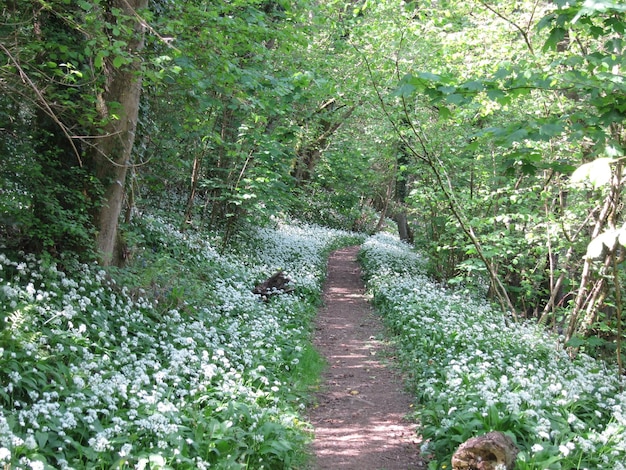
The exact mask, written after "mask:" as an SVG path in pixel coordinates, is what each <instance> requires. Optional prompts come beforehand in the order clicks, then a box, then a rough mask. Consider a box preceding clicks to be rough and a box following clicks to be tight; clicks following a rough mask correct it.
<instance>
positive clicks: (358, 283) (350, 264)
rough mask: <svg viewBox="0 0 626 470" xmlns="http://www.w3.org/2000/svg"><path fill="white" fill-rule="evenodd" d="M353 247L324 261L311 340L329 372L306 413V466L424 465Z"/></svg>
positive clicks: (316, 469) (377, 468) (356, 469)
mask: <svg viewBox="0 0 626 470" xmlns="http://www.w3.org/2000/svg"><path fill="white" fill-rule="evenodd" d="M358 249H359V248H358V247H349V248H344V249H341V250H338V251H335V252H334V253H333V254H332V255H331V256H330V258H329V261H328V277H327V280H326V284H325V287H324V305H323V307H322V308H321V309H320V311H319V314H318V317H317V321H316V331H315V339H314V343H315V346H316V348H317V349H318V351H319V352H320V353H321V354H322V356H323V357H324V358H325V359H326V361H327V370H326V372H325V373H324V377H323V380H324V381H323V383H322V384H321V387H320V391H319V393H318V394H317V395H316V397H315V401H314V403H313V405H312V406H311V407H310V410H309V412H308V414H309V419H310V421H311V423H312V425H313V428H314V435H315V437H314V440H313V444H312V453H313V456H314V458H313V462H312V467H311V468H312V470H409V469H423V468H424V464H423V461H422V459H421V458H420V455H419V445H420V440H419V437H418V436H417V434H416V432H415V428H416V425H415V423H412V422H411V421H410V420H409V419H408V418H407V415H408V414H409V413H410V412H411V403H412V399H411V397H410V395H409V394H407V393H405V392H404V390H403V385H402V380H401V377H400V376H399V374H398V372H397V370H394V366H393V364H392V361H393V357H392V351H391V350H390V349H389V345H388V344H386V343H385V342H384V341H383V340H382V333H383V326H382V323H381V320H380V318H379V317H377V316H375V315H374V313H373V311H372V308H371V307H370V305H369V303H368V302H367V298H366V297H365V289H364V284H363V281H362V280H361V272H360V269H359V266H358V264H357V262H356V255H357V253H358Z"/></svg>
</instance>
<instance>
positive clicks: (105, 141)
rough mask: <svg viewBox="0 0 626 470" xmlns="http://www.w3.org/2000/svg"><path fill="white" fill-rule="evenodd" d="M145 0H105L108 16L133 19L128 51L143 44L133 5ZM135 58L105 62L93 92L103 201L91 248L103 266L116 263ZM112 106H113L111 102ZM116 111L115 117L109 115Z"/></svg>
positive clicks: (137, 81)
mask: <svg viewBox="0 0 626 470" xmlns="http://www.w3.org/2000/svg"><path fill="white" fill-rule="evenodd" d="M147 5H148V0H109V1H108V2H107V8H108V11H109V12H113V11H116V10H117V11H120V12H122V15H123V18H122V17H115V15H113V14H111V17H112V19H111V21H114V22H133V23H134V26H133V28H132V31H133V36H132V37H130V38H128V46H127V51H128V52H129V53H130V54H136V53H137V52H139V51H140V50H141V49H142V48H143V45H144V26H143V24H142V23H141V22H140V21H138V20H137V19H136V14H137V10H138V9H142V8H146V7H147ZM139 66H140V61H139V59H138V58H137V57H135V58H134V60H133V62H131V63H130V64H128V65H122V66H121V67H119V68H116V67H115V66H114V65H113V63H111V62H110V61H108V62H107V63H106V65H105V74H106V85H105V87H104V91H103V92H102V93H101V94H100V95H99V96H98V105H99V111H100V114H101V117H102V118H103V119H104V120H105V121H106V122H108V123H107V124H106V126H105V127H104V131H105V135H104V136H103V137H102V138H100V139H97V141H96V144H95V145H94V148H93V160H94V163H95V174H96V176H97V177H98V179H99V180H100V181H102V182H103V184H104V185H105V193H104V200H103V201H102V206H101V208H100V209H99V212H98V214H97V215H96V226H97V228H98V235H97V238H96V249H97V250H98V253H99V256H100V262H101V264H103V265H105V266H106V265H110V264H120V263H121V261H122V259H121V256H120V255H119V253H118V252H117V251H118V250H117V248H118V247H117V240H118V222H119V216H120V213H121V211H122V205H123V202H124V194H125V182H126V174H127V172H128V168H129V165H130V163H131V153H132V149H133V143H134V140H135V129H136V127H137V116H138V113H139V98H140V95H141V77H140V75H139ZM113 103H115V109H114V110H112V109H111V107H112V104H113ZM114 115H115V116H114Z"/></svg>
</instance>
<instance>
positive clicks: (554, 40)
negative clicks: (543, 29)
mask: <svg viewBox="0 0 626 470" xmlns="http://www.w3.org/2000/svg"><path fill="white" fill-rule="evenodd" d="M566 34H567V30H566V29H565V28H552V31H550V36H548V39H547V40H546V42H545V44H544V45H543V48H542V50H543V51H544V52H546V51H549V50H556V46H557V44H558V43H559V42H561V41H562V40H563V39H564V38H565V36H566Z"/></svg>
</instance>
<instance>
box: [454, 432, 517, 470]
mask: <svg viewBox="0 0 626 470" xmlns="http://www.w3.org/2000/svg"><path fill="white" fill-rule="evenodd" d="M518 452H519V449H518V448H517V447H516V446H515V444H514V443H513V440H512V439H511V438H510V437H509V436H507V435H506V434H504V433H501V432H498V431H494V432H490V433H487V434H484V435H482V436H478V437H472V438H471V439H468V440H467V441H465V442H464V443H463V444H461V445H460V446H459V448H458V449H457V451H456V452H455V453H454V455H453V456H452V469H453V470H504V469H506V470H513V468H514V467H515V458H516V457H517V453H518Z"/></svg>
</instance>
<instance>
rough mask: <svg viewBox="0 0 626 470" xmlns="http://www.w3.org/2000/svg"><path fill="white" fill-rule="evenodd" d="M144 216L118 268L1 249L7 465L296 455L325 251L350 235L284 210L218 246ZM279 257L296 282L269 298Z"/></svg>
mask: <svg viewBox="0 0 626 470" xmlns="http://www.w3.org/2000/svg"><path fill="white" fill-rule="evenodd" d="M132 230H133V231H132V232H131V233H132V236H133V245H132V249H133V260H132V263H131V265H130V266H129V267H128V268H127V269H125V270H121V271H114V270H109V271H105V270H103V269H101V268H100V267H98V266H97V265H87V264H80V263H78V262H75V261H73V260H72V259H67V258H62V259H58V260H54V259H52V258H50V257H43V258H37V257H35V256H32V255H28V254H25V253H19V254H13V255H9V254H2V255H0V320H1V321H2V325H1V326H2V330H1V332H0V468H11V469H21V468H24V469H52V468H55V469H87V468H88V469H94V468H138V469H141V468H150V469H153V470H154V469H161V468H163V469H165V468H177V469H185V468H188V469H203V468H218V469H237V468H247V469H257V468H258V469H261V468H266V469H267V468H279V467H280V468H287V467H289V466H290V465H292V464H293V463H294V462H295V461H297V460H298V459H300V458H301V455H302V449H303V445H304V443H305V441H306V439H307V438H308V435H307V426H306V423H305V422H304V421H303V418H302V417H301V413H302V410H303V408H304V406H305V397H306V393H305V392H306V390H305V389H303V387H302V384H301V383H300V381H301V380H305V378H306V377H303V374H306V373H307V371H306V370H304V369H303V367H306V362H307V361H306V359H307V357H308V356H310V354H311V347H310V320H311V318H312V316H313V315H314V314H315V307H316V302H317V299H319V293H320V289H321V284H322V281H323V277H324V272H325V262H326V256H325V255H326V253H327V252H328V251H329V250H330V249H331V248H332V247H334V246H338V245H339V244H341V243H348V242H350V241H352V240H353V238H352V235H351V234H348V233H346V232H339V231H329V230H326V229H322V228H319V227H315V226H299V227H297V226H289V225H279V226H277V227H275V228H274V229H271V230H270V229H258V230H255V231H254V233H253V235H252V236H250V237H249V238H247V239H245V240H240V242H239V243H240V244H239V246H238V249H237V250H231V251H230V252H226V253H222V252H220V251H219V250H218V249H217V248H216V247H215V243H213V242H211V240H210V238H208V237H207V234H204V233H201V232H194V231H191V230H187V231H185V232H180V231H178V230H177V229H176V228H175V226H174V225H172V224H171V223H170V222H169V221H167V220H162V219H159V218H156V217H148V216H145V217H143V218H142V220H141V224H140V225H139V226H136V227H134V228H132ZM276 269H284V270H285V271H286V273H288V275H289V276H290V277H291V278H292V279H293V281H294V285H295V287H296V290H295V292H293V293H292V294H289V295H279V296H276V297H274V298H272V299H271V301H269V302H263V301H261V300H260V299H259V298H258V296H255V295H254V294H253V293H252V292H251V291H252V288H253V287H254V285H255V283H256V282H258V281H260V280H262V279H263V278H264V277H265V276H267V275H268V274H269V273H271V272H272V271H273V270H276ZM303 364H304V365H303ZM284 465H286V466H287V467H283V466H284Z"/></svg>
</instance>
